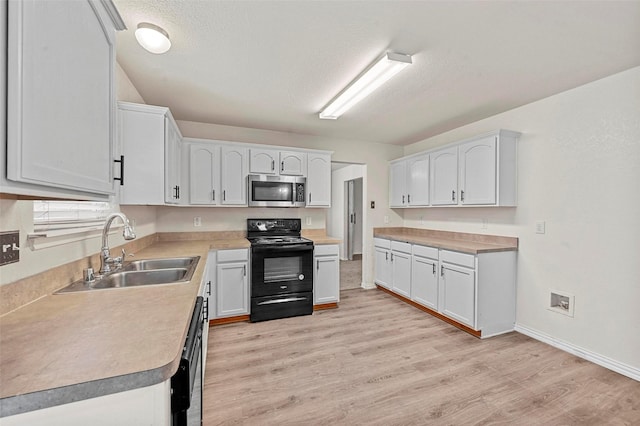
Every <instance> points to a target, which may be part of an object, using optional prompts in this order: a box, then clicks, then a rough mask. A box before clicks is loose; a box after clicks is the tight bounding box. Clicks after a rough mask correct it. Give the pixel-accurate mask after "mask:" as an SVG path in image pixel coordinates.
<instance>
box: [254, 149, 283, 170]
mask: <svg viewBox="0 0 640 426" xmlns="http://www.w3.org/2000/svg"><path fill="white" fill-rule="evenodd" d="M279 162H280V151H278V150H277V149H263V148H251V149H250V150H249V173H254V174H263V175H277V174H278V172H279Z"/></svg>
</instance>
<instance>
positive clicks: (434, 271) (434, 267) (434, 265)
mask: <svg viewBox="0 0 640 426" xmlns="http://www.w3.org/2000/svg"><path fill="white" fill-rule="evenodd" d="M432 266H433V275H435V274H436V264H435V263H434V264H432Z"/></svg>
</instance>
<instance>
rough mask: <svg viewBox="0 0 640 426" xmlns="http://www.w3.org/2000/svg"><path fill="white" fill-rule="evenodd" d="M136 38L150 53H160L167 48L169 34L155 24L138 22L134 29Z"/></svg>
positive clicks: (169, 45) (169, 41) (169, 42)
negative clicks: (136, 27)
mask: <svg viewBox="0 0 640 426" xmlns="http://www.w3.org/2000/svg"><path fill="white" fill-rule="evenodd" d="M136 40H138V43H140V46H142V47H144V48H145V49H146V50H148V51H149V52H151V53H156V54H161V53H164V52H166V51H167V50H169V48H170V47H171V40H169V34H167V32H166V31H165V30H163V29H162V28H160V27H159V26H157V25H154V24H150V23H148V22H140V23H139V24H138V29H137V30H136Z"/></svg>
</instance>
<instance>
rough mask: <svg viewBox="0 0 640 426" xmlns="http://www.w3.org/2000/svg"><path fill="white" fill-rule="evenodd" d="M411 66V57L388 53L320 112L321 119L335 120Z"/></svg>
mask: <svg viewBox="0 0 640 426" xmlns="http://www.w3.org/2000/svg"><path fill="white" fill-rule="evenodd" d="M409 64H411V56H409V55H403V54H401V53H391V52H387V53H386V54H385V55H384V56H383V57H382V58H380V59H379V60H378V61H377V62H376V63H374V64H373V65H372V66H371V67H369V69H368V70H367V71H366V72H365V73H364V74H362V75H361V76H360V77H359V78H357V79H356V80H355V81H354V82H353V83H351V85H350V86H349V87H347V88H346V89H345V90H344V91H343V92H342V93H341V94H340V95H339V96H338V97H336V98H335V99H334V100H333V101H331V103H330V104H329V105H327V107H326V108H325V109H323V110H322V111H321V112H320V118H323V119H329V120H335V119H337V118H338V117H340V116H341V115H342V114H344V113H345V112H346V111H347V110H348V109H349V108H351V107H352V106H354V105H355V104H357V103H358V102H360V101H361V100H362V99H364V98H365V97H367V96H368V95H369V94H370V93H371V92H373V91H374V90H376V89H377V88H378V87H380V86H381V85H382V84H383V83H384V82H385V81H387V80H389V79H390V78H391V77H393V76H394V75H396V74H397V73H398V72H400V70H402V69H403V68H405V67H406V66H407V65H409Z"/></svg>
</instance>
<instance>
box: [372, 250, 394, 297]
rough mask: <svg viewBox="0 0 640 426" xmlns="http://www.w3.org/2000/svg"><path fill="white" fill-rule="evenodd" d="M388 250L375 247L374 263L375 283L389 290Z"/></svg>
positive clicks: (389, 264) (389, 265)
mask: <svg viewBox="0 0 640 426" xmlns="http://www.w3.org/2000/svg"><path fill="white" fill-rule="evenodd" d="M390 254H391V253H390V250H388V249H385V248H381V247H376V248H375V263H376V271H375V272H376V275H375V283H376V284H379V285H381V286H383V287H386V288H388V289H391V279H392V276H391V274H392V271H391V259H390V256H389V255H390Z"/></svg>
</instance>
